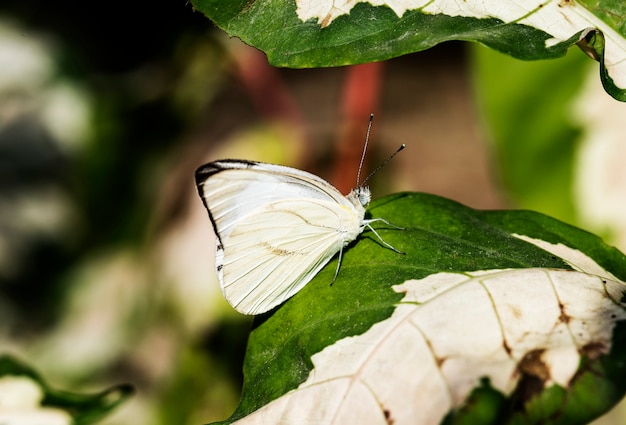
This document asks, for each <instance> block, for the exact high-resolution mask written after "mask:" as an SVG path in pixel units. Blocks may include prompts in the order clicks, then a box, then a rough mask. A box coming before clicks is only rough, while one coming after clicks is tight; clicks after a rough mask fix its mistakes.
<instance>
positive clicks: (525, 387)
mask: <svg viewBox="0 0 626 425" xmlns="http://www.w3.org/2000/svg"><path fill="white" fill-rule="evenodd" d="M543 353H544V350H533V351H530V352H528V353H526V355H525V356H524V358H523V359H522V360H521V361H520V362H519V363H518V365H517V373H519V375H520V379H519V381H518V383H517V387H516V388H515V392H514V393H513V395H512V399H513V405H514V410H516V411H523V410H525V405H526V402H528V400H530V399H531V398H533V396H535V395H537V394H539V393H541V391H543V389H544V387H545V384H546V381H547V380H548V379H549V378H550V369H549V368H548V366H547V365H546V364H545V363H544V362H543V359H542V358H541V356H542V355H543Z"/></svg>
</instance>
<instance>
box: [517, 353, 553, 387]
mask: <svg viewBox="0 0 626 425" xmlns="http://www.w3.org/2000/svg"><path fill="white" fill-rule="evenodd" d="M544 351H545V350H543V349H541V350H532V351H529V352H528V353H526V355H525V356H524V358H523V359H522V360H521V361H520V362H519V364H518V365H517V369H518V370H519V371H520V372H521V373H522V375H531V376H535V377H537V378H539V379H541V380H543V381H547V380H548V379H549V378H550V370H549V369H548V366H546V364H545V363H544V362H543V359H542V358H541V356H542V355H543V353H544Z"/></svg>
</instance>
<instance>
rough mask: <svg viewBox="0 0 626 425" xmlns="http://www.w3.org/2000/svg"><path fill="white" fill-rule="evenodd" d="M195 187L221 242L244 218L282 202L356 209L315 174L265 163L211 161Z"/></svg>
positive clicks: (197, 179)
mask: <svg viewBox="0 0 626 425" xmlns="http://www.w3.org/2000/svg"><path fill="white" fill-rule="evenodd" d="M196 185H197V188H198V193H199V194H200V198H202V202H204V206H205V207H206V209H207V211H208V212H209V216H210V218H211V222H212V223H213V227H214V230H215V234H216V235H217V236H218V238H219V239H224V238H225V237H227V236H228V235H229V234H230V232H231V231H232V228H233V226H234V225H235V223H237V222H238V221H239V220H240V219H241V218H242V217H243V216H245V215H248V214H249V213H250V212H251V211H254V210H256V209H257V208H259V207H261V206H263V205H266V204H269V203H272V202H275V201H278V200H282V199H297V198H312V199H319V200H322V201H328V202H334V203H338V204H341V205H344V206H346V207H348V208H353V207H354V205H353V202H350V201H348V200H347V199H346V197H344V196H343V195H342V194H341V192H339V191H338V190H337V189H335V188H334V187H333V186H332V185H331V184H330V183H328V182H326V181H325V180H323V179H321V178H319V177H317V176H316V175H314V174H311V173H307V172H305V171H301V170H297V169H295V168H290V167H284V166H281V165H274V164H265V163H262V162H253V161H243V160H222V161H216V162H210V163H208V164H206V165H203V166H202V167H200V168H198V170H197V171H196Z"/></svg>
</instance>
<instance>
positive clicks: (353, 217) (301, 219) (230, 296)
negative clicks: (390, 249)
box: [196, 160, 371, 314]
mask: <svg viewBox="0 0 626 425" xmlns="http://www.w3.org/2000/svg"><path fill="white" fill-rule="evenodd" d="M196 183H197V187H198V193H199V194H200V197H201V198H202V200H203V202H204V205H205V207H206V209H207V211H208V212H209V216H210V218H211V222H212V223H213V228H214V230H215V234H216V235H217V249H216V268H217V274H218V279H219V283H220V286H221V289H222V292H223V293H224V296H225V297H226V299H227V300H228V301H229V303H230V304H231V305H232V306H233V307H234V308H235V309H236V310H237V311H239V312H241V313H244V314H260V313H263V312H266V311H268V310H270V309H272V308H273V307H275V306H277V305H279V304H281V303H282V302H284V301H285V300H287V299H288V298H290V297H291V296H293V295H294V294H295V293H297V292H298V291H299V290H300V289H302V287H304V286H305V285H306V284H307V283H308V282H309V281H310V280H311V279H312V278H313V277H314V276H315V275H316V274H317V273H318V272H319V271H320V270H321V269H322V267H324V266H325V265H326V264H327V263H328V262H329V261H330V260H331V259H332V258H333V257H334V256H335V255H336V254H337V253H340V254H341V251H342V249H343V248H344V247H345V246H346V245H348V244H349V243H350V242H352V241H353V240H355V239H356V238H357V237H358V235H359V234H360V233H361V232H362V231H363V229H364V228H365V227H367V226H368V225H369V223H370V222H371V220H366V219H365V206H366V205H367V203H368V202H369V200H370V193H369V190H368V189H367V188H366V187H360V188H357V189H355V190H353V191H352V192H350V194H348V195H347V196H344V195H342V194H341V193H340V192H339V191H338V190H337V189H335V188H334V187H333V186H332V185H331V184H329V183H328V182H326V181H325V180H323V179H321V178H319V177H317V176H315V175H313V174H310V173H307V172H305V171H301V170H297V169H294V168H290V167H284V166H280V165H273V164H265V163H260V162H252V161H242V160H223V161H216V162H211V163H208V164H206V165H204V166H202V167H200V168H199V169H198V170H197V171H196Z"/></svg>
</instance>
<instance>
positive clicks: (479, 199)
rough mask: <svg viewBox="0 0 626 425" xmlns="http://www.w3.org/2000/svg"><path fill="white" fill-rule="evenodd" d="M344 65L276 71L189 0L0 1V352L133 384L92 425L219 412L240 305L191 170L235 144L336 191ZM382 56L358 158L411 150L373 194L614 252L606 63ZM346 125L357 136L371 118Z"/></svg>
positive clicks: (613, 160)
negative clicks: (587, 236)
mask: <svg viewBox="0 0 626 425" xmlns="http://www.w3.org/2000/svg"><path fill="white" fill-rule="evenodd" d="M349 69H350V68H341V69H318V70H288V69H273V68H270V67H268V66H267V64H266V62H265V60H264V57H263V55H261V54H259V53H258V52H256V51H255V50H253V49H251V48H249V47H247V46H245V45H243V44H241V43H240V42H238V41H236V40H233V39H229V38H228V37H227V36H226V35H225V34H223V33H222V32H221V31H219V30H218V29H215V28H213V27H212V25H211V23H210V21H208V20H207V19H206V18H204V17H203V16H202V15H200V14H199V13H196V12H194V11H193V10H192V8H191V6H190V5H189V4H185V3H184V2H173V1H171V2H155V3H151V4H147V5H144V4H138V3H132V2H131V3H122V2H105V3H101V4H98V8H94V9H89V10H88V9H87V8H86V7H83V6H81V5H80V4H77V3H75V2H68V1H65V2H54V3H50V2H36V1H19V2H18V1H14V0H5V1H4V2H3V3H2V5H0V351H1V352H2V353H11V354H15V355H17V356H18V357H19V358H21V359H23V360H25V361H27V362H28V363H29V364H31V365H33V366H34V367H36V368H37V369H39V370H40V371H41V372H42V373H43V374H44V375H46V376H47V378H48V380H49V381H50V382H51V383H52V384H53V385H55V386H57V387H62V388H66V389H72V390H75V391H81V392H88V391H96V390H100V389H102V388H103V387H106V386H108V385H112V384H117V383H122V382H123V383H131V384H133V385H134V386H135V387H136V388H137V394H136V395H135V396H134V397H133V398H132V399H131V401H129V402H128V403H126V404H125V405H124V406H122V407H121V408H119V409H118V410H116V411H115V412H114V414H113V415H111V416H110V417H109V418H108V419H106V420H104V421H103V422H102V423H103V424H108V425H112V424H120V425H122V424H137V423H140V424H155V425H156V424H168V425H169V424H172V423H177V424H202V423H208V422H211V421H215V420H220V419H224V418H226V417H228V416H229V415H230V413H231V412H232V410H233V409H234V407H235V406H236V404H237V401H238V396H239V389H240V386H241V379H242V377H241V371H240V369H241V364H242V361H243V354H244V350H245V340H246V335H247V332H248V329H249V326H250V318H248V317H244V316H241V315H239V314H237V313H236V312H234V310H232V308H230V307H229V306H228V305H227V304H226V302H225V301H224V300H223V298H222V296H221V293H220V291H219V286H218V283H217V280H216V277H215V274H214V271H213V270H214V268H213V259H212V256H213V251H214V236H213V233H212V229H211V225H210V222H209V219H208V217H207V216H206V212H205V211H204V208H203V207H202V204H201V202H200V201H199V199H198V198H197V194H196V191H195V187H194V181H193V172H194V170H195V168H196V167H197V166H199V165H201V164H202V163H204V162H208V161H210V160H215V159H219V158H225V157H235V158H246V159H252V160H261V161H268V162H276V163H281V164H285V165H290V166H295V167H299V168H305V169H307V170H309V171H312V172H315V173H317V174H319V175H320V176H322V177H324V178H327V179H329V180H330V181H331V182H332V183H335V184H337V185H338V187H340V188H341V189H342V190H344V191H346V190H347V189H349V188H350V187H349V185H350V184H352V183H351V182H352V181H354V173H353V172H352V170H353V169H354V164H353V162H354V161H352V160H351V159H350V158H351V157H350V156H349V155H348V156H346V155H343V153H344V150H345V147H344V145H343V142H342V140H343V139H345V138H346V132H347V131H348V130H347V126H349V125H354V122H353V121H352V120H354V116H352V115H351V114H350V106H349V101H347V100H346V98H347V97H348V96H349V90H348V89H347V88H346V87H347V86H348V85H349V82H350V78H351V77H350V75H349V72H350V71H349ZM352 69H354V68H352ZM376 69H377V71H376V72H377V73H376V74H375V76H374V77H373V78H374V80H375V81H377V84H373V85H371V86H367V87H364V88H363V91H367V90H371V91H372V93H369V95H370V97H371V98H370V99H369V100H367V101H366V100H364V101H363V102H364V105H366V106H367V108H366V111H365V115H363V116H365V117H366V116H367V115H369V112H371V109H373V111H374V112H376V121H375V124H374V130H373V134H372V140H371V143H372V145H371V150H370V155H369V162H370V163H371V164H377V163H379V162H380V158H384V157H386V156H387V155H388V154H389V153H390V152H391V151H393V150H394V149H395V148H396V147H397V146H398V145H399V144H400V143H406V144H407V146H408V149H407V150H406V151H405V152H403V153H402V155H400V156H398V157H397V158H396V159H394V161H393V162H392V164H391V165H390V166H388V167H387V168H386V169H385V170H384V171H381V172H380V173H379V174H377V176H376V177H375V178H374V181H373V182H372V185H373V191H374V196H375V197H380V196H383V195H385V194H388V193H392V192H396V191H400V190H415V191H426V192H431V193H436V194H440V195H443V196H446V197H449V198H452V199H455V200H458V201H460V202H463V203H465V204H467V205H469V206H471V207H475V208H531V209H535V210H538V211H541V212H544V213H548V214H550V215H553V216H555V217H557V218H560V219H562V220H565V221H567V222H569V223H572V224H576V225H579V226H581V227H583V228H586V229H589V230H591V231H594V232H596V233H599V234H601V235H603V236H605V237H606V238H607V240H608V241H609V242H611V243H614V244H617V245H618V246H619V247H621V248H622V250H624V249H625V248H626V220H625V219H624V218H623V211H624V207H625V205H624V203H626V172H625V171H623V170H624V169H625V168H624V167H623V166H622V164H621V162H620V159H621V158H626V155H625V154H626V152H624V150H625V149H626V148H625V147H624V146H626V143H624V142H626V140H624V139H625V138H626V137H625V136H624V135H623V132H622V130H621V129H622V128H623V124H622V123H623V122H624V119H625V118H626V108H625V105H623V104H620V103H618V102H616V101H614V100H613V99H611V98H610V97H609V96H608V95H606V94H605V93H604V92H603V91H602V88H601V87H599V82H598V75H597V73H598V71H597V64H596V63H594V62H592V61H591V60H589V59H588V58H586V57H584V55H583V54H582V53H580V52H578V51H575V50H572V51H571V52H570V53H569V54H568V55H567V57H566V58H564V59H561V60H555V61H550V62H533V63H524V62H520V61H516V60H513V59H510V58H508V57H506V56H503V55H500V54H497V53H494V52H492V51H489V50H487V49H484V48H482V47H480V46H476V45H468V44H464V43H446V44H444V45H440V46H438V47H436V48H434V49H431V50H429V51H426V52H421V53H417V54H413V55H408V56H405V57H402V58H397V59H394V60H391V61H388V62H385V63H384V64H381V65H378V66H377V68H376ZM367 94H368V93H365V95H366V96H365V97H367ZM368 102H369V103H368ZM357 124H358V125H359V126H361V125H362V128H361V127H359V130H358V137H357V141H358V149H360V147H361V144H362V141H363V137H364V133H365V129H366V126H367V118H365V119H363V120H362V123H361V122H360V121H358V122H357ZM346 176H347V177H346ZM346 179H347V183H346V182H345V181H346ZM625 418H626V416H625V415H624V414H622V413H620V412H619V411H617V412H615V413H613V414H612V416H611V417H609V418H605V419H602V421H603V422H598V423H602V424H604V425H608V424H618V423H619V424H621V423H624V420H625Z"/></svg>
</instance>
